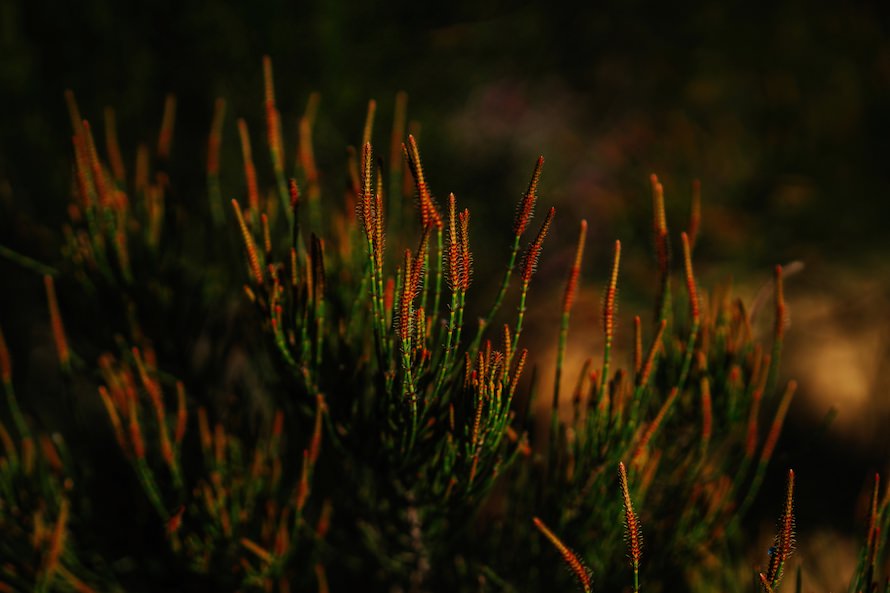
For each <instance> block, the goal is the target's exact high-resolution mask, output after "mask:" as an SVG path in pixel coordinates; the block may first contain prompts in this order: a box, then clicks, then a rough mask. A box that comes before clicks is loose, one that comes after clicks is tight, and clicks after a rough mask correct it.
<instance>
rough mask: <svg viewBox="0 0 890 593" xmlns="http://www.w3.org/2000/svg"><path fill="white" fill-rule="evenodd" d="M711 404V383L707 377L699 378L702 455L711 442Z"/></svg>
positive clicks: (712, 421)
mask: <svg viewBox="0 0 890 593" xmlns="http://www.w3.org/2000/svg"><path fill="white" fill-rule="evenodd" d="M712 408H713V406H712V402H711V383H710V381H708V378H707V377H702V378H701V414H702V425H701V451H702V455H704V454H706V453H707V451H708V445H709V444H710V442H711V432H712V430H713V424H714V417H713V411H712Z"/></svg>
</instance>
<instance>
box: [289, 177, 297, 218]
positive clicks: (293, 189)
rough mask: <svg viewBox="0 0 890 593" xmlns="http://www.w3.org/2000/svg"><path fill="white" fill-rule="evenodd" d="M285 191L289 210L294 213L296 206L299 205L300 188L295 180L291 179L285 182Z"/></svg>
mask: <svg viewBox="0 0 890 593" xmlns="http://www.w3.org/2000/svg"><path fill="white" fill-rule="evenodd" d="M287 191H288V194H290V208H291V210H293V211H296V210H297V206H299V205H300V188H299V187H298V186H297V180H296V179H294V178H293V177H291V178H290V179H288V180H287Z"/></svg>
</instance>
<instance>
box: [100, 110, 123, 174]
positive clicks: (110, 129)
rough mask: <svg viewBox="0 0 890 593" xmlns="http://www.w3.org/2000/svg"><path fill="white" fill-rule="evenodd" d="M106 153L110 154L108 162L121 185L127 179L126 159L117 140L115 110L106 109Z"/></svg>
mask: <svg viewBox="0 0 890 593" xmlns="http://www.w3.org/2000/svg"><path fill="white" fill-rule="evenodd" d="M105 152H107V153H108V161H109V163H110V164H111V171H112V172H113V173H114V178H115V180H117V181H118V182H119V183H124V182H125V181H126V179H127V172H126V169H125V168H124V159H123V157H121V147H120V144H119V143H118V140H117V121H116V119H115V117H114V109H112V108H111V107H106V108H105Z"/></svg>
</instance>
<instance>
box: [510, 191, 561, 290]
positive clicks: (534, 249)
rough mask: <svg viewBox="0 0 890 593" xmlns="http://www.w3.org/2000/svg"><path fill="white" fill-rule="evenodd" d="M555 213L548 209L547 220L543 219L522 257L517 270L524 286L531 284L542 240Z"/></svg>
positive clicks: (553, 210) (552, 209) (554, 210)
mask: <svg viewBox="0 0 890 593" xmlns="http://www.w3.org/2000/svg"><path fill="white" fill-rule="evenodd" d="M555 213H556V208H550V211H549V212H547V218H545V219H544V223H543V224H542V225H541V229H540V230H539V231H538V235H537V236H536V237H535V240H534V241H532V242H531V244H530V245H529V246H528V248H527V249H526V250H525V253H524V254H523V256H522V262H521V263H520V268H519V270H520V276H521V277H522V282H523V283H524V284H528V283H529V282H531V279H532V275H534V273H535V269H536V268H537V267H538V258H539V257H540V255H541V247H542V246H543V244H544V238H545V237H546V236H547V231H548V230H550V223H551V222H553V215H554V214H555Z"/></svg>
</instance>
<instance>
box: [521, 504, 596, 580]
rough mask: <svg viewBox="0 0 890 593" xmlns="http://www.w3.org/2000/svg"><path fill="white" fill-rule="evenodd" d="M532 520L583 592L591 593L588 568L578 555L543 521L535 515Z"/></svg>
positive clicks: (590, 578)
mask: <svg viewBox="0 0 890 593" xmlns="http://www.w3.org/2000/svg"><path fill="white" fill-rule="evenodd" d="M532 521H534V524H535V527H537V528H538V531H540V532H541V533H543V534H544V537H546V538H547V539H548V540H550V543H551V544H553V547H555V548H556V550H557V551H558V552H559V554H560V555H561V556H562V559H563V560H564V561H565V563H566V564H567V565H568V567H569V570H571V571H572V573H573V574H574V575H575V578H576V579H578V583H579V584H580V585H581V588H582V589H583V590H584V593H591V592H592V591H593V578H592V577H591V575H590V570H589V569H588V568H587V567H586V566H585V565H584V563H583V562H581V561H580V560H579V559H578V556H576V555H575V553H574V552H573V551H572V550H570V549H569V548H568V547H567V546H566V545H565V544H564V543H562V540H560V539H559V538H558V537H557V536H556V534H555V533H553V532H552V531H551V530H550V528H549V527H547V526H546V525H545V524H544V522H543V521H541V520H540V519H538V518H537V517H534V518H533V519H532Z"/></svg>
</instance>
